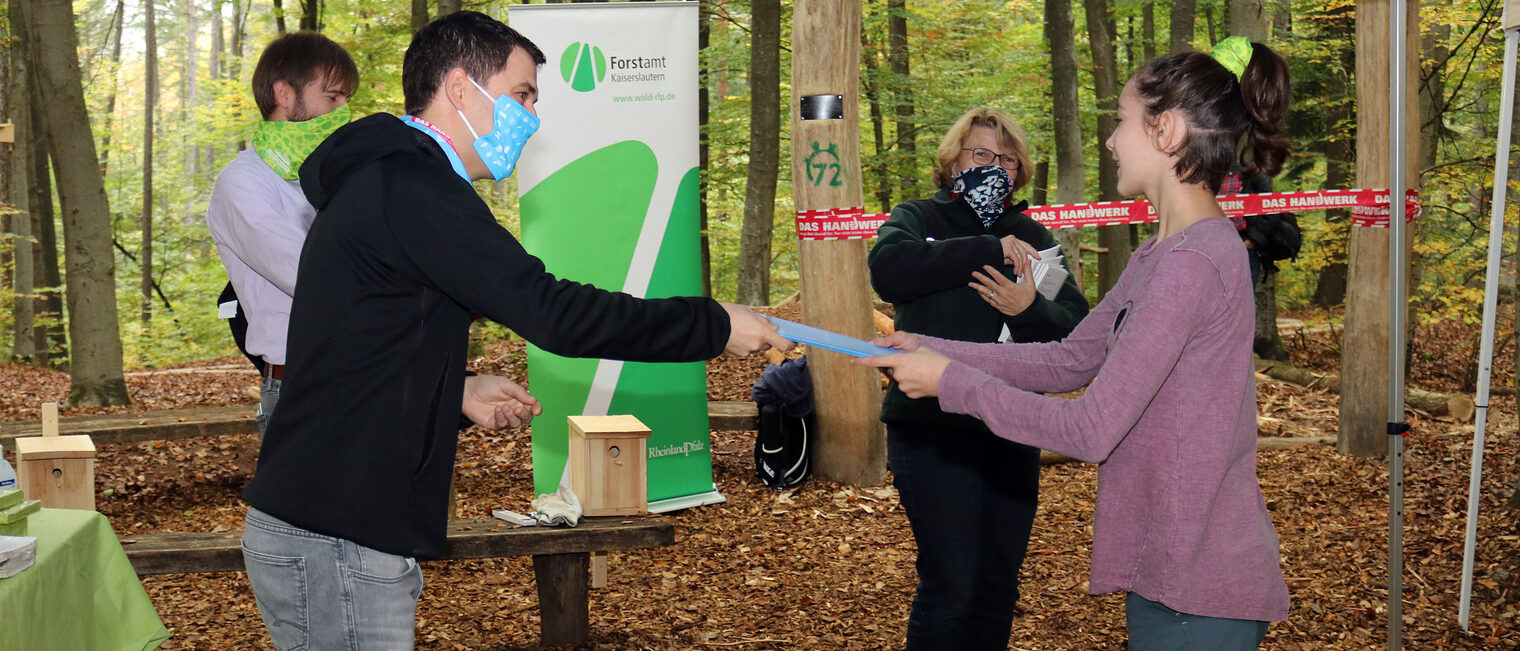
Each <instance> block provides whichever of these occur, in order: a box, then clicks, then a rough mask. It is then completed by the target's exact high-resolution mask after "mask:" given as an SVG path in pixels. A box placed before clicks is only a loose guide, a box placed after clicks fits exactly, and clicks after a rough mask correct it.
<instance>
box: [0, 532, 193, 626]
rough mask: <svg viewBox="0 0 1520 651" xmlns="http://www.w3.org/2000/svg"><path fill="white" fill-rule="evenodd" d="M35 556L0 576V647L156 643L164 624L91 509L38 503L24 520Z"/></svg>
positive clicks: (119, 545) (140, 583)
mask: <svg viewBox="0 0 1520 651" xmlns="http://www.w3.org/2000/svg"><path fill="white" fill-rule="evenodd" d="M27 529H28V531H27V535H28V536H36V537H37V563H36V564H35V565H32V566H31V567H29V568H27V569H26V570H24V571H22V572H21V573H20V574H17V575H16V576H13V577H10V578H8V579H0V649H131V650H132V651H141V650H143V649H157V648H158V645H159V644H162V643H163V641H164V640H167V639H169V629H167V628H164V623H163V621H162V620H160V619H159V618H158V613H157V612H156V611H154V610H153V602H152V601H149V600H148V593H147V592H146V591H144V590H143V587H142V582H140V581H138V580H137V573H136V572H134V571H133V570H132V564H131V563H130V562H128V561H127V555H126V554H125V553H123V552H122V550H121V543H120V542H118V541H117V540H116V533H115V532H113V531H111V523H110V522H109V521H107V520H106V518H105V516H103V515H101V514H99V513H96V512H94V511H77V510H72V509H42V510H41V511H38V512H37V513H34V514H32V516H31V517H30V518H29V519H28V520H27Z"/></svg>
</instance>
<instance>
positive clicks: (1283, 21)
mask: <svg viewBox="0 0 1520 651" xmlns="http://www.w3.org/2000/svg"><path fill="white" fill-rule="evenodd" d="M1275 2H1276V3H1277V10H1276V11H1274V12H1272V31H1274V32H1278V33H1281V34H1290V33H1292V32H1293V0H1275Z"/></svg>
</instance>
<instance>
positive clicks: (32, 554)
mask: <svg viewBox="0 0 1520 651" xmlns="http://www.w3.org/2000/svg"><path fill="white" fill-rule="evenodd" d="M36 560H37V538H36V537H35V536H0V579H5V578H10V577H12V576H15V575H17V574H19V573H21V570H24V569H26V568H28V567H31V566H32V563H33V562H35V561H36Z"/></svg>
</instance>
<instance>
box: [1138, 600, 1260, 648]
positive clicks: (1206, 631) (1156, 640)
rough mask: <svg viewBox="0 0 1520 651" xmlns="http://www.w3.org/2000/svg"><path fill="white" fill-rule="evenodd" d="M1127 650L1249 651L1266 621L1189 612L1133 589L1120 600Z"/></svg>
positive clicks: (1258, 637)
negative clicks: (1127, 644)
mask: <svg viewBox="0 0 1520 651" xmlns="http://www.w3.org/2000/svg"><path fill="white" fill-rule="evenodd" d="M1124 610H1125V619H1126V620H1127V625H1126V628H1127V629H1128V632H1129V649H1130V651H1252V650H1253V649H1255V648H1257V647H1259V646H1261V641H1262V640H1263V639H1266V637H1267V622H1261V621H1256V620H1253V619H1226V618H1222V617H1204V616H1203V615H1189V614H1187V613H1182V612H1177V611H1175V610H1172V609H1171V608H1168V607H1167V606H1166V605H1165V604H1163V603H1161V602H1159V601H1151V600H1150V599H1146V598H1145V597H1142V596H1140V595H1138V594H1135V593H1133V592H1131V593H1129V596H1128V597H1126V598H1125V601H1124Z"/></svg>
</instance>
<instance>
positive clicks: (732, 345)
mask: <svg viewBox="0 0 1520 651" xmlns="http://www.w3.org/2000/svg"><path fill="white" fill-rule="evenodd" d="M719 305H722V306H723V311H724V312H728V323H729V331H728V345H726V346H724V347H723V352H725V353H728V354H730V355H733V356H735V357H743V356H745V355H748V354H750V353H757V352H760V351H762V350H765V349H766V348H775V349H776V350H791V349H792V347H793V346H796V345H797V344H795V343H792V342H790V341H787V340H786V339H785V338H783V337H782V336H781V335H779V334H776V326H775V325H774V324H772V323H771V322H770V321H769V320H767V319H766V318H765V317H763V316H760V315H759V314H758V313H756V312H755V311H754V310H751V309H749V308H748V307H745V306H743V305H738V304H735V303H719Z"/></svg>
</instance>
